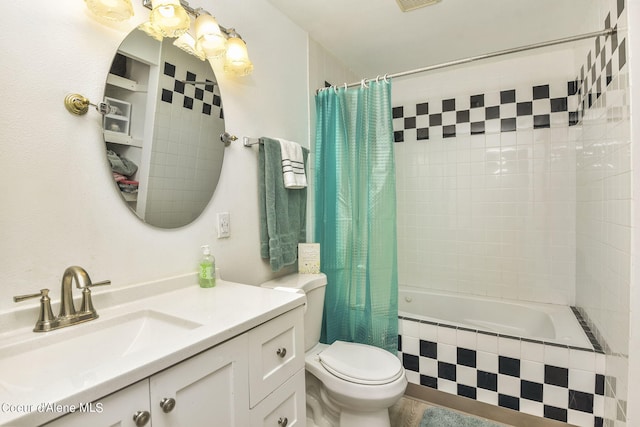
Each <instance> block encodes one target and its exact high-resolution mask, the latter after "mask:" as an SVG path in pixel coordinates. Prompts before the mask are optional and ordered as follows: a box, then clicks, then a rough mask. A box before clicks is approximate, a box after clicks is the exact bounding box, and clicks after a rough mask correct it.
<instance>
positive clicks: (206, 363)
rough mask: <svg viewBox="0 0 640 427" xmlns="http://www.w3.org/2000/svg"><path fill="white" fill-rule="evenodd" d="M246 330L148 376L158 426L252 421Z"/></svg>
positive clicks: (234, 425)
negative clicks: (249, 412) (237, 335)
mask: <svg viewBox="0 0 640 427" xmlns="http://www.w3.org/2000/svg"><path fill="white" fill-rule="evenodd" d="M247 343H248V340H247V334H243V335H241V336H239V337H237V338H234V339H232V340H231V341H228V342H226V343H224V344H221V345H219V346H216V347H214V348H212V349H210V350H207V351H205V352H203V353H200V354H198V355H196V356H194V357H192V358H191V359H188V360H186V361H184V362H181V363H179V364H178V365H175V366H173V367H171V368H169V369H167V370H165V371H163V372H160V373H158V374H156V375H153V376H152V377H151V378H150V379H149V395H150V401H151V425H152V426H153V427H183V426H228V427H246V426H248V425H250V424H249V422H248V418H249V414H248V412H247V407H248V406H249V390H248V387H247V386H248V373H247V366H248V360H249V357H248V354H247Z"/></svg>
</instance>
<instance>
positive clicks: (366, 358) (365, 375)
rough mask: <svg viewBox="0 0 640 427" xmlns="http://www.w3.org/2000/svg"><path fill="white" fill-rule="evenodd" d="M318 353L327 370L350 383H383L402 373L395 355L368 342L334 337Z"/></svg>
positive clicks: (394, 378)
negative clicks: (337, 339) (348, 340)
mask: <svg viewBox="0 0 640 427" xmlns="http://www.w3.org/2000/svg"><path fill="white" fill-rule="evenodd" d="M319 357H320V363H321V364H322V366H323V367H324V368H325V369H326V370H327V371H329V372H331V373H332V374H333V375H335V376H337V377H338V378H342V379H343V380H346V381H350V382H354V383H359V384H372V385H374V384H386V383H390V382H392V381H394V380H396V379H397V378H398V377H400V376H401V375H402V365H401V364H400V360H399V359H398V358H397V357H396V356H394V355H393V354H391V353H389V352H388V351H386V350H383V349H381V348H378V347H373V346H370V345H365V344H357V343H351V342H344V341H336V342H334V343H333V344H331V345H330V346H329V347H328V348H326V349H325V350H323V351H322V352H321V353H320V354H319Z"/></svg>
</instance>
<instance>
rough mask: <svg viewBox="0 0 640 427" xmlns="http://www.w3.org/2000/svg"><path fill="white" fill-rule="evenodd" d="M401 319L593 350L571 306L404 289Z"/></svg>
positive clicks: (402, 290) (399, 306)
mask: <svg viewBox="0 0 640 427" xmlns="http://www.w3.org/2000/svg"><path fill="white" fill-rule="evenodd" d="M398 311H399V313H398V315H399V317H401V318H409V319H414V320H419V321H426V322H431V323H434V324H442V325H448V326H452V327H458V328H465V329H471V330H475V331H478V332H483V331H484V332H488V333H493V334H497V335H500V336H509V337H516V338H520V339H528V340H535V341H541V342H544V343H554V344H559V345H564V346H570V347H576V348H585V349H593V347H592V344H591V342H590V340H589V338H588V337H587V335H586V333H585V331H584V330H583V328H582V326H581V325H580V323H579V322H578V320H577V319H576V316H575V314H574V313H573V311H572V310H571V308H570V307H568V306H562V305H556V304H541V303H529V302H526V303H525V302H519V301H512V300H503V299H497V298H489V297H481V296H467V295H461V294H453V293H445V292H441V291H431V290H425V289H422V288H418V287H412V286H401V287H400V290H399V298H398Z"/></svg>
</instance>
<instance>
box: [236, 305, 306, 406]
mask: <svg viewBox="0 0 640 427" xmlns="http://www.w3.org/2000/svg"><path fill="white" fill-rule="evenodd" d="M300 369H304V325H303V309H302V307H299V308H296V309H295V310H292V311H290V312H288V313H285V314H283V315H281V316H279V317H277V318H275V319H273V320H271V321H269V322H267V323H265V324H264V325H261V326H258V327H257V328H255V329H253V330H251V331H249V381H250V389H249V390H250V392H249V394H250V405H251V407H252V408H253V407H254V406H255V405H257V404H258V403H259V402H260V401H261V400H262V399H264V398H265V397H266V396H267V395H268V394H269V393H270V392H271V391H273V390H275V389H276V388H278V387H279V386H280V385H281V384H283V383H284V382H285V381H286V380H287V379H289V378H290V377H291V376H292V375H294V374H295V373H296V372H298V370H300Z"/></svg>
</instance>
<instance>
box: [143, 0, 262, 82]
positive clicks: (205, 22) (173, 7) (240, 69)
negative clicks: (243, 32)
mask: <svg viewBox="0 0 640 427" xmlns="http://www.w3.org/2000/svg"><path fill="white" fill-rule="evenodd" d="M142 5H143V6H145V7H146V8H148V9H151V15H150V18H149V21H148V22H145V23H143V24H141V25H140V26H139V27H138V28H139V29H141V30H143V31H144V32H146V33H147V34H149V35H150V36H151V37H153V38H155V39H157V40H160V41H161V40H162V39H163V38H164V37H172V38H176V40H175V41H174V44H175V45H176V46H178V47H179V48H181V49H182V50H184V51H186V52H187V53H189V54H191V55H193V56H196V57H197V58H199V59H201V60H205V59H222V60H223V61H224V70H225V71H226V72H229V73H232V74H236V75H239V76H246V75H248V74H251V72H252V71H253V64H252V63H251V60H250V59H249V53H248V51H247V45H246V43H245V42H244V40H242V37H240V35H239V34H238V33H237V32H236V30H235V29H233V28H230V29H227V28H225V27H223V26H221V25H219V24H218V21H217V20H216V19H215V18H214V17H213V15H211V14H210V13H209V12H208V11H206V10H204V9H202V8H197V9H195V8H193V7H191V6H189V3H188V2H187V1H186V0H142ZM182 12H184V16H186V17H187V19H186V23H185V22H182V21H181V22H182V24H181V25H182V26H181V27H180V28H181V29H180V30H179V31H178V30H176V28H177V25H175V22H176V21H177V16H178V14H180V15H181V14H182ZM174 13H175V15H173V14H174ZM189 15H191V16H193V17H194V18H195V22H194V31H193V33H194V34H195V37H194V36H193V35H192V33H190V32H189V28H190V25H191V22H190V20H189ZM174 16H175V17H176V18H175V19H174V18H172V17H174ZM161 17H162V18H164V17H168V18H170V19H168V21H164V20H163V19H161ZM165 22H168V23H169V28H165Z"/></svg>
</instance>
